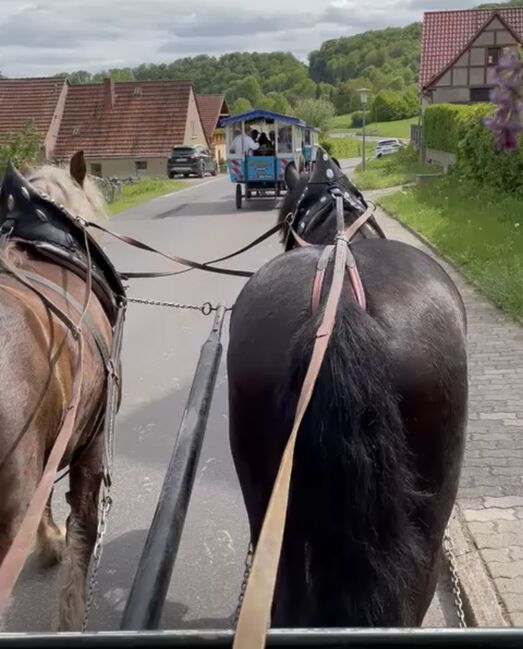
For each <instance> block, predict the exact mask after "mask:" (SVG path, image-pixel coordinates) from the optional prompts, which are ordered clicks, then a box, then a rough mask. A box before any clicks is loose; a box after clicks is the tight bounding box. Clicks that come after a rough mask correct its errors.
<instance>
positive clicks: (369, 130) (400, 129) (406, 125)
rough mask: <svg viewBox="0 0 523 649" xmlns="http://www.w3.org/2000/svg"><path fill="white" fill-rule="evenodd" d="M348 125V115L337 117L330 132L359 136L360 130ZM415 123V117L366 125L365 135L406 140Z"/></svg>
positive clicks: (416, 121)
mask: <svg viewBox="0 0 523 649" xmlns="http://www.w3.org/2000/svg"><path fill="white" fill-rule="evenodd" d="M350 123H351V117H350V115H337V116H336V117H335V118H334V119H333V121H332V126H331V129H330V130H331V131H332V132H333V133H353V134H354V135H361V128H350V127H349V125H350ZM417 123H418V118H417V117H409V118H408V119H400V120H397V121H395V122H376V123H371V124H367V126H366V128H365V133H366V134H367V135H374V136H376V137H397V138H400V139H404V140H408V139H410V126H411V124H417Z"/></svg>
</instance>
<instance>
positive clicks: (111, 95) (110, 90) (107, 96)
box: [104, 79, 116, 110]
mask: <svg viewBox="0 0 523 649" xmlns="http://www.w3.org/2000/svg"><path fill="white" fill-rule="evenodd" d="M115 99H116V94H115V92H114V80H113V79H104V107H105V108H106V110H110V109H111V108H113V107H114V102H115Z"/></svg>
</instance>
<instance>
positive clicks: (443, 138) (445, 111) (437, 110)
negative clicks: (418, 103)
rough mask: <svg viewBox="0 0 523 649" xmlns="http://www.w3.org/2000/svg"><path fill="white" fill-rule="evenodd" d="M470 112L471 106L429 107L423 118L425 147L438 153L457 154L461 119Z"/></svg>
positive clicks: (444, 105)
mask: <svg viewBox="0 0 523 649" xmlns="http://www.w3.org/2000/svg"><path fill="white" fill-rule="evenodd" d="M469 110H470V106H457V105H455V104H438V105H436V106H428V107H427V108H426V109H425V116H424V118H423V136H424V140H425V146H427V147H428V148H429V149H437V150H438V151H447V152H448V153H457V152H458V142H459V140H460V137H461V130H460V128H461V120H460V117H462V116H464V115H466V113H467V111H469Z"/></svg>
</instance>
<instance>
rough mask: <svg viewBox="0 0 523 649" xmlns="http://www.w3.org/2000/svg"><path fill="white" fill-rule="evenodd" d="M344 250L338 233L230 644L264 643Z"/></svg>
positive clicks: (259, 647) (257, 646) (246, 647)
mask: <svg viewBox="0 0 523 649" xmlns="http://www.w3.org/2000/svg"><path fill="white" fill-rule="evenodd" d="M347 250H348V246H347V242H346V241H345V240H344V239H342V238H338V239H337V241H336V247H335V260H334V271H333V277H332V284H331V287H330V290H329V295H328V298H327V303H326V306H325V312H324V314H323V319H322V322H321V325H320V327H319V329H318V331H317V333H316V338H315V341H314V347H313V350H312V355H311V359H310V362H309V367H308V369H307V373H306V375H305V380H304V382H303V386H302V389H301V393H300V396H299V399H298V405H297V408H296V414H295V417H294V423H293V425H292V430H291V433H290V436H289V439H288V441H287V444H286V446H285V450H284V452H283V456H282V460H281V463H280V467H279V470H278V474H277V476H276V480H275V483H274V487H273V490H272V494H271V498H270V501H269V505H268V507H267V512H266V514H265V518H264V521H263V525H262V529H261V533H260V537H259V539H258V544H257V546H256V551H255V554H254V559H253V563H252V568H251V574H250V577H249V581H248V583H247V587H246V589H245V594H244V599H243V603H242V607H241V610H240V615H239V618H238V625H237V627H236V634H235V637H234V642H233V649H263V648H264V646H265V637H266V633H267V627H268V625H269V621H270V612H271V606H272V600H273V597H274V587H275V584H276V576H277V573H278V564H279V560H280V555H281V548H282V543H283V534H284V530H285V519H286V515H287V507H288V501H289V489H290V481H291V473H292V464H293V458H294V449H295V445H296V438H297V435H298V430H299V428H300V425H301V422H302V419H303V416H304V414H305V411H306V409H307V406H308V405H309V402H310V400H311V397H312V394H313V390H314V386H315V384H316V380H317V378H318V374H319V371H320V368H321V365H322V362H323V358H324V356H325V352H326V350H327V346H328V344H329V340H330V337H331V334H332V330H333V327H334V322H335V319H336V311H337V309H338V304H339V301H340V296H341V292H342V289H343V280H344V275H345V264H346V260H347Z"/></svg>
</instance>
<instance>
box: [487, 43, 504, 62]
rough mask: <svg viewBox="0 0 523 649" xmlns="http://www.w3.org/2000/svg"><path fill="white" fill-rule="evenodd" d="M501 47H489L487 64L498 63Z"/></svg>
mask: <svg viewBox="0 0 523 649" xmlns="http://www.w3.org/2000/svg"><path fill="white" fill-rule="evenodd" d="M500 52H501V48H500V47H489V48H487V65H497V64H498V59H499V53H500Z"/></svg>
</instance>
